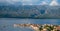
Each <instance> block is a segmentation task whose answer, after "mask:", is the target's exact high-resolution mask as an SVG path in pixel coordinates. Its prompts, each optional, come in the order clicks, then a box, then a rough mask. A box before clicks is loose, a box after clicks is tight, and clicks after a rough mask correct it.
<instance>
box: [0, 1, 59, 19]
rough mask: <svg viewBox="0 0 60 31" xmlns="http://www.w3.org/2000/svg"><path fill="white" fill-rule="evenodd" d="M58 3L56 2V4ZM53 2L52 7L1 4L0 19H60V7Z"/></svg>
mask: <svg viewBox="0 0 60 31" xmlns="http://www.w3.org/2000/svg"><path fill="white" fill-rule="evenodd" d="M55 3H56V2H55ZM55 3H53V1H52V2H51V6H50V5H47V4H46V3H45V2H44V5H22V3H21V2H14V3H11V4H9V3H7V2H5V3H3V2H2V3H0V18H2V17H3V18H60V6H59V5H58V4H57V3H56V4H55Z"/></svg>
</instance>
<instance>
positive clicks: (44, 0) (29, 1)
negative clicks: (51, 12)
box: [0, 0, 60, 5]
mask: <svg viewBox="0 0 60 31" xmlns="http://www.w3.org/2000/svg"><path fill="white" fill-rule="evenodd" d="M55 1H57V3H58V4H59V3H60V0H55ZM2 2H3V3H5V2H8V3H10V4H15V3H17V2H20V3H22V5H44V4H48V5H49V4H50V3H51V2H52V0H0V3H2ZM59 5H60V4H59Z"/></svg>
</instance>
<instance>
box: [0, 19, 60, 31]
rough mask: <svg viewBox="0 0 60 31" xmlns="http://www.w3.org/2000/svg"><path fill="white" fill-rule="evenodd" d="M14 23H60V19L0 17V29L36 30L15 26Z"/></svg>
mask: <svg viewBox="0 0 60 31" xmlns="http://www.w3.org/2000/svg"><path fill="white" fill-rule="evenodd" d="M14 24H53V25H60V19H20V18H0V31H34V30H33V29H32V28H29V27H14Z"/></svg>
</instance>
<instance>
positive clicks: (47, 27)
mask: <svg viewBox="0 0 60 31" xmlns="http://www.w3.org/2000/svg"><path fill="white" fill-rule="evenodd" d="M18 26H19V27H31V28H32V29H33V30H35V31H60V25H52V24H43V25H40V24H14V27H18Z"/></svg>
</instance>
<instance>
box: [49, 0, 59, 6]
mask: <svg viewBox="0 0 60 31" xmlns="http://www.w3.org/2000/svg"><path fill="white" fill-rule="evenodd" d="M49 5H50V6H56V5H58V3H57V0H52V2H51V3H50V4H49Z"/></svg>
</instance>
